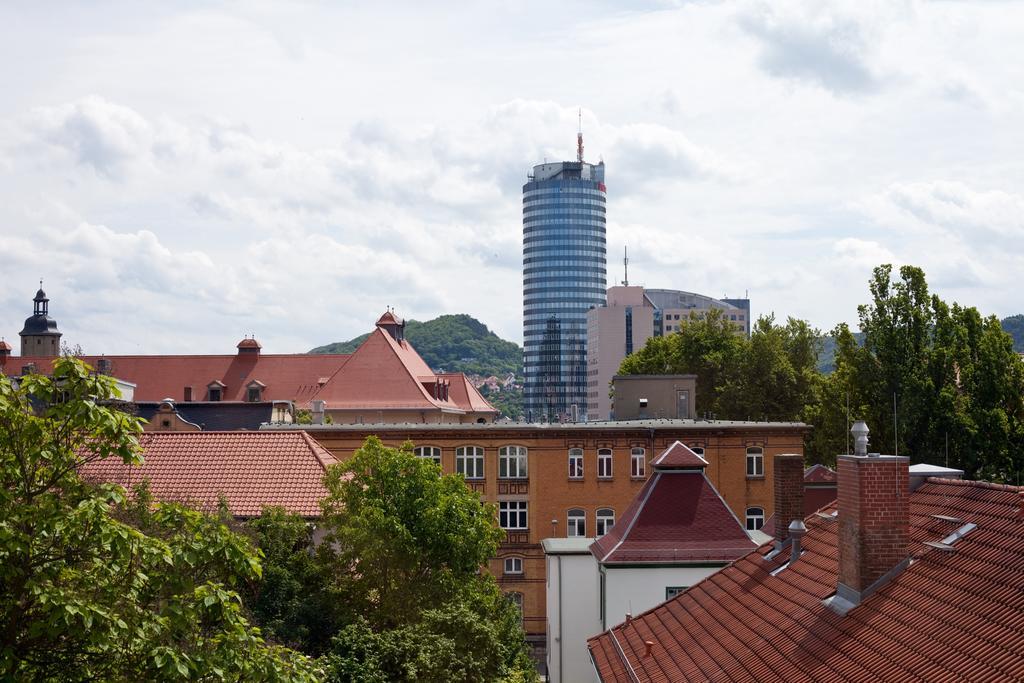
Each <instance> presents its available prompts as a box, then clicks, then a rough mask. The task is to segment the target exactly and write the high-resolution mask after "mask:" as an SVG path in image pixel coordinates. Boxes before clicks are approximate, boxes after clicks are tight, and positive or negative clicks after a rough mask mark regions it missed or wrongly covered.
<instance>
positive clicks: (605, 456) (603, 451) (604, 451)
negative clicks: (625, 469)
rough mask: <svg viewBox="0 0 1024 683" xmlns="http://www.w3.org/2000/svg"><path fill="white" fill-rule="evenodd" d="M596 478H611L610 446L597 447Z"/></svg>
mask: <svg viewBox="0 0 1024 683" xmlns="http://www.w3.org/2000/svg"><path fill="white" fill-rule="evenodd" d="M597 478H598V479H611V478H612V449H610V448H599V449H597Z"/></svg>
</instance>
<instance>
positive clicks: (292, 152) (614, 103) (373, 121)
mask: <svg viewBox="0 0 1024 683" xmlns="http://www.w3.org/2000/svg"><path fill="white" fill-rule="evenodd" d="M1022 35H1024V3H1017V2H1009V1H996V0H969V1H963V2H958V1H931V2H925V1H923V0H906V1H902V0H884V1H878V2H876V1H874V0H856V1H849V2H830V1H823V0H815V1H810V2H798V1H794V0H770V1H769V0H763V1H762V0H737V1H735V2H714V1H711V0H708V1H690V2H674V3H673V2H610V1H608V2H601V1H600V0H596V1H595V0H589V1H585V2H584V1H580V2H564V3H552V2H550V0H548V1H540V2H533V1H531V0H505V1H504V2H500V3H484V2H464V3H448V2H441V1H439V2H431V3H423V2H408V3H405V2H387V3H383V2H362V1H356V2H348V3H337V2H330V3H328V2H325V3H309V2H281V3H270V2H252V1H246V2H237V3H236V2H221V3H200V2H189V1H183V2H176V3H142V2H135V1H131V2H127V1H126V2H103V1H98V2H90V3H70V2H69V3H61V2H56V1H54V2H10V3H3V4H2V5H0V93H2V96H0V250H2V251H0V253H2V254H3V256H2V259H0V280H2V282H3V287H2V288H0V336H4V337H6V339H7V340H8V341H12V342H14V346H15V348H16V349H17V343H16V340H17V334H18V332H19V331H20V329H21V326H22V324H23V321H24V319H25V318H26V317H27V316H28V315H30V314H31V306H32V302H31V299H32V296H33V295H34V293H35V291H36V288H37V287H38V281H39V280H40V279H43V281H44V288H45V290H46V292H47V294H48V295H49V297H50V299H51V302H50V312H51V315H52V316H53V317H54V318H55V319H56V320H57V321H58V323H59V325H60V329H61V331H62V332H63V333H64V340H65V341H66V342H68V343H70V344H73V345H74V344H78V345H80V346H81V347H82V349H83V350H84V351H85V352H86V353H96V354H98V353H108V354H129V353H175V352H177V353H233V352H234V345H235V344H236V343H237V342H238V340H240V339H242V338H243V336H246V335H255V336H256V338H257V339H259V340H260V342H261V343H262V344H263V349H264V352H270V353H293V352H303V351H306V350H308V349H309V348H311V347H313V346H317V345H320V344H325V343H329V342H332V341H339V340H344V339H349V338H351V337H354V336H356V335H358V334H361V333H363V332H366V331H369V330H370V329H371V328H372V326H373V323H374V321H375V320H376V319H377V317H378V316H379V315H380V314H381V313H382V312H384V310H385V309H386V307H388V306H393V307H394V308H395V310H396V312H397V313H398V314H399V315H401V316H403V317H406V318H415V319H418V320H427V319H430V318H433V317H435V316H437V315H441V314H446V313H469V314H471V315H473V316H475V317H477V318H478V319H480V320H481V321H483V322H484V323H485V324H487V325H488V326H489V327H491V329H493V330H494V331H495V332H497V333H498V334H499V335H501V336H502V337H504V338H506V339H510V340H513V341H516V342H520V341H521V339H522V329H521V326H522V305H521V304H522V280H521V264H522V254H521V248H522V222H521V221H522V216H521V192H522V184H523V183H524V182H525V181H526V174H527V172H528V171H529V170H530V168H531V167H532V165H533V164H537V163H541V162H543V161H544V160H545V159H547V160H561V159H572V158H574V156H575V143H576V131H577V125H578V115H580V114H579V113H580V112H582V114H581V116H582V128H583V135H584V142H585V149H586V159H587V160H588V161H592V162H596V161H598V160H600V159H603V160H604V161H605V163H606V165H607V170H606V174H607V178H606V179H607V186H608V254H609V268H608V274H609V285H612V284H616V283H617V281H619V280H621V279H622V268H621V254H622V251H623V248H624V247H626V246H628V248H629V254H630V270H629V278H630V283H631V284H642V285H645V286H648V287H658V288H672V289H683V290H688V291H694V292H699V293H703V294H708V295H711V296H717V297H721V296H730V297H741V296H743V295H744V294H745V293H749V297H750V299H751V305H752V309H753V312H754V314H755V315H764V314H770V313H774V314H775V316H776V318H777V319H783V320H784V319H785V318H786V317H787V316H793V317H797V318H803V319H806V320H809V321H810V322H811V323H812V324H813V325H815V326H817V327H819V328H821V329H822V330H828V329H830V328H832V327H833V326H834V325H835V324H837V323H839V322H842V321H845V322H849V323H851V324H852V323H855V322H856V320H857V305H858V304H860V303H865V302H866V301H867V300H868V287H867V283H868V279H869V277H870V276H871V271H872V268H873V267H875V266H877V265H879V264H881V263H893V264H896V265H902V264H913V265H917V266H921V267H922V268H924V270H925V273H926V275H927V278H928V282H929V285H930V286H931V288H932V290H933V291H934V292H936V293H938V294H939V295H940V296H942V297H943V298H945V299H948V300H955V301H959V302H961V303H963V304H966V305H973V306H976V307H978V308H979V310H981V312H982V313H983V314H986V315H987V314H996V315H998V316H1000V317H1005V316H1007V315H1011V314H1015V313H1021V312H1024V303H1022V302H1021V300H1020V289H1019V287H1018V278H1019V274H1020V273H1021V272H1024V250H1022V249H1021V248H1020V244H1021V237H1022V236H1024V125H1022V121H1024V41H1022V40H1021V36H1022Z"/></svg>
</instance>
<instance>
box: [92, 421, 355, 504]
mask: <svg viewBox="0 0 1024 683" xmlns="http://www.w3.org/2000/svg"><path fill="white" fill-rule="evenodd" d="M139 443H140V445H141V446H142V450H143V457H144V458H145V462H144V463H143V464H142V465H126V464H125V463H124V462H123V461H121V460H120V459H118V458H107V459H105V460H98V461H93V462H89V463H86V464H85V465H83V467H82V469H81V474H82V477H83V478H85V479H88V480H90V481H106V482H113V483H116V484H120V485H121V486H124V487H125V488H127V489H129V490H130V489H131V488H132V487H133V486H135V485H136V484H138V483H140V482H142V481H143V480H145V479H148V480H149V484H150V490H151V491H152V493H153V497H154V498H156V499H157V500H173V501H182V502H189V503H192V504H195V505H198V506H199V507H200V508H202V509H205V510H212V509H216V507H217V504H218V501H219V499H220V496H221V495H223V496H224V498H225V499H226V500H227V504H228V509H229V510H230V512H231V514H233V515H235V516H237V517H255V516H259V514H260V513H261V512H262V510H263V508H264V507H267V506H271V505H280V506H282V507H284V508H285V509H287V510H289V511H290V512H293V513H296V514H300V515H303V516H306V517H316V516H319V514H320V506H319V501H320V499H321V498H323V497H324V496H325V495H326V494H327V490H326V489H325V488H324V485H323V476H324V472H325V470H326V468H327V467H328V466H329V465H333V464H335V463H336V462H337V460H335V458H334V456H332V455H331V454H330V452H329V451H327V450H326V449H325V448H324V447H323V446H321V445H320V444H318V443H317V442H316V441H315V440H314V439H313V438H312V437H310V436H309V435H308V434H306V433H305V432H301V431H296V432H149V433H146V434H143V435H142V436H141V437H140V438H139Z"/></svg>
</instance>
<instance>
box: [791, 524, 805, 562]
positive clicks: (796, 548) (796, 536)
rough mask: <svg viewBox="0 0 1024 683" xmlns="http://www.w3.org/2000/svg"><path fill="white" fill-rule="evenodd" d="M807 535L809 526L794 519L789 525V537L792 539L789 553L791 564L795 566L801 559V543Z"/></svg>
mask: <svg viewBox="0 0 1024 683" xmlns="http://www.w3.org/2000/svg"><path fill="white" fill-rule="evenodd" d="M806 533H807V526H806V525H805V524H804V522H803V520H801V519H794V520H793V521H792V522H790V523H789V537H790V539H792V541H791V543H790V551H789V563H790V564H793V563H794V562H796V561H797V560H799V559H800V552H801V548H800V543H801V540H802V539H803V537H804V534H806Z"/></svg>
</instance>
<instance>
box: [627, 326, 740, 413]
mask: <svg viewBox="0 0 1024 683" xmlns="http://www.w3.org/2000/svg"><path fill="white" fill-rule="evenodd" d="M745 345H746V340H745V339H743V338H742V337H740V336H737V335H736V332H735V330H734V329H733V325H732V323H731V322H730V321H729V319H728V317H727V316H725V315H723V314H722V312H721V311H718V310H711V311H708V313H707V315H705V316H704V317H703V318H698V317H697V316H695V315H691V316H690V319H689V320H686V321H685V322H683V323H681V324H680V326H679V331H678V332H675V333H673V334H670V335H667V336H664V337H651V338H650V339H648V340H647V343H646V344H645V345H644V347H643V348H642V349H639V350H638V351H636V352H635V353H632V354H630V355H628V356H626V358H625V359H623V361H622V364H621V365H620V367H619V374H620V375H683V374H694V375H697V400H696V402H695V404H694V406H695V410H696V412H697V414H699V415H703V414H705V413H714V414H716V415H717V414H718V413H719V411H720V407H719V397H720V395H721V394H722V392H723V390H724V389H725V386H726V384H727V383H728V381H729V379H730V376H731V375H732V374H733V373H734V372H735V369H736V366H737V365H738V363H739V359H740V357H741V356H742V354H743V351H744V347H745Z"/></svg>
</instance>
